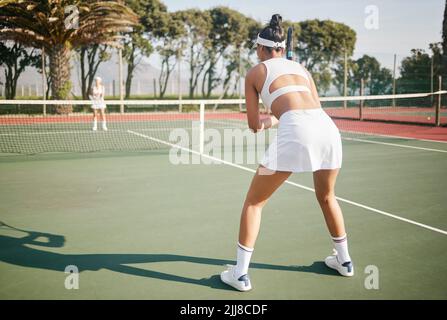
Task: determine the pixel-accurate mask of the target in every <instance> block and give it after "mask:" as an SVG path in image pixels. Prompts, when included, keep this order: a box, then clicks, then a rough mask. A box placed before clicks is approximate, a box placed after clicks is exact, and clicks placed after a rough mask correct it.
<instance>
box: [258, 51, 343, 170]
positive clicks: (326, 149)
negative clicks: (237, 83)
mask: <svg viewBox="0 0 447 320" xmlns="http://www.w3.org/2000/svg"><path fill="white" fill-rule="evenodd" d="M263 64H264V65H265V67H266V69H267V77H266V79H265V82H264V86H263V88H262V91H261V98H262V101H263V103H264V105H265V106H266V107H267V109H270V108H271V105H272V103H273V101H274V100H275V99H276V98H278V97H279V96H281V95H283V94H286V93H289V92H296V91H304V92H308V93H311V90H310V89H309V87H307V86H303V85H291V86H285V87H282V88H279V89H277V90H275V91H274V92H272V93H270V92H269V88H270V85H271V84H272V83H273V81H274V80H276V79H277V78H278V77H280V76H282V75H286V74H297V75H300V76H302V77H304V78H305V79H306V80H307V81H308V82H309V77H308V74H307V72H306V70H305V69H304V68H303V67H302V66H301V64H299V63H297V62H295V61H291V60H287V59H283V58H273V59H269V60H266V61H264V62H263ZM309 84H310V82H309ZM341 164H342V144H341V137H340V132H339V131H338V128H337V127H336V125H335V123H334V122H333V121H332V119H331V118H330V117H329V116H328V115H327V114H326V112H325V111H324V110H323V109H322V108H321V107H316V108H314V109H298V110H289V111H287V112H285V113H283V114H282V115H281V117H280V119H279V126H278V132H277V136H276V137H275V139H274V141H273V142H272V143H271V144H270V146H269V148H268V150H267V152H266V153H265V155H264V159H263V160H262V161H261V165H263V166H264V167H266V168H268V169H270V170H273V171H288V172H314V171H317V170H321V169H336V168H341Z"/></svg>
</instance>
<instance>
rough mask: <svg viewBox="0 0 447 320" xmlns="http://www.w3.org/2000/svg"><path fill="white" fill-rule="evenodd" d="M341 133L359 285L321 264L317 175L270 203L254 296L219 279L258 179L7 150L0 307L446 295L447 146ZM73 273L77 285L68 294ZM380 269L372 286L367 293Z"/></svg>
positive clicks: (0, 170)
mask: <svg viewBox="0 0 447 320" xmlns="http://www.w3.org/2000/svg"><path fill="white" fill-rule="evenodd" d="M112 132H113V131H112ZM345 138H346V139H344V140H343V144H344V146H343V147H344V149H343V152H344V158H343V168H342V170H341V172H340V176H339V179H338V184H337V190H336V191H337V196H339V197H341V198H343V199H345V200H348V201H350V202H349V203H348V202H346V201H340V205H341V208H342V210H343V212H344V216H345V221H346V225H347V230H348V236H349V240H350V252H351V256H352V257H353V259H354V264H355V268H356V275H355V276H354V277H353V278H343V277H341V276H338V275H337V274H336V273H335V272H334V271H332V270H330V269H328V268H326V267H325V265H324V263H323V260H324V258H325V257H326V256H327V255H328V254H330V253H331V251H332V246H331V241H330V238H329V234H328V232H327V230H326V227H325V224H324V219H323V216H322V214H321V212H320V209H319V206H318V204H317V202H316V199H315V195H314V193H313V192H311V191H309V190H306V189H304V188H302V187H301V186H304V187H312V175H311V174H308V173H306V174H295V175H293V176H292V177H291V178H290V181H291V182H293V183H294V184H285V185H283V186H282V187H281V188H280V189H279V190H278V192H277V193H275V194H274V196H273V197H272V199H271V200H270V202H269V203H268V204H267V206H266V207H265V209H264V212H263V221H262V226H261V233H260V236H259V239H258V242H257V244H256V248H255V252H254V255H253V259H252V264H251V269H250V276H251V279H252V283H253V287H254V289H253V290H252V291H251V292H248V293H240V292H236V291H234V290H233V289H231V288H229V287H227V286H225V285H224V284H222V283H221V282H220V280H219V273H220V272H221V271H223V270H224V265H225V264H227V263H234V259H235V254H236V241H237V232H238V223H239V215H240V211H241V207H242V203H243V200H244V196H245V193H246V191H247V188H248V186H249V183H250V180H251V177H252V175H253V173H252V172H249V171H246V170H243V169H242V168H238V167H234V166H231V165H227V164H219V165H218V164H213V165H206V164H191V165H174V164H172V163H171V162H170V161H169V156H168V150H167V149H160V150H152V151H140V152H128V151H121V152H96V153H45V154H38V155H28V156H26V155H4V156H1V157H0V221H2V222H3V226H2V227H0V260H1V261H0V298H1V299H446V298H447V255H446V250H447V232H446V231H445V230H447V196H446V195H447V194H446V191H447V179H446V177H447V175H446V173H447V144H445V143H438V142H425V141H418V140H405V139H395V138H384V137H382V138H379V137H371V136H363V137H361V138H358V137H357V138H356V137H353V136H345ZM135 139H136V137H135ZM370 142H373V143H370ZM382 142H384V143H389V144H383V143H382ZM390 143H391V144H390ZM243 166H244V167H249V168H255V166H254V165H249V166H246V165H243ZM365 206H366V207H365ZM377 210H379V212H377ZM390 215H393V216H390ZM402 218H403V219H407V220H402ZM416 223H418V224H416ZM68 265H75V266H77V267H78V269H79V271H80V274H79V289H77V290H76V289H73V290H67V289H66V288H65V286H64V282H65V279H66V277H67V276H68V275H67V274H66V273H64V270H65V268H66V266H68ZM371 265H373V266H376V267H377V268H378V270H379V278H378V279H379V282H378V283H379V288H378V289H377V290H375V289H369V290H368V289H366V287H365V280H367V276H368V274H366V273H365V268H367V266H371Z"/></svg>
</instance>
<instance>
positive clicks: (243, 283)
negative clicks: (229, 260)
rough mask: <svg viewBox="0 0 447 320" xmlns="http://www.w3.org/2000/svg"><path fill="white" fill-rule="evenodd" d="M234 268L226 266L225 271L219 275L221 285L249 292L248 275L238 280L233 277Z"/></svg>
mask: <svg viewBox="0 0 447 320" xmlns="http://www.w3.org/2000/svg"><path fill="white" fill-rule="evenodd" d="M235 267H236V266H232V265H227V270H225V271H224V272H222V273H221V274H220V279H221V280H222V282H223V283H226V284H228V285H229V286H232V287H233V288H235V289H237V290H239V291H249V290H251V282H250V278H249V277H248V274H244V275H242V276H240V277H239V278H236V277H235V276H234V269H235Z"/></svg>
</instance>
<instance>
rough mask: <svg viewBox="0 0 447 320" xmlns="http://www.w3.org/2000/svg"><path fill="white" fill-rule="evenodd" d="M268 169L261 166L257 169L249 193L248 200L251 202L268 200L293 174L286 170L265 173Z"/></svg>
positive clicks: (256, 202)
mask: <svg viewBox="0 0 447 320" xmlns="http://www.w3.org/2000/svg"><path fill="white" fill-rule="evenodd" d="M266 170H268V169H266V168H264V167H262V166H261V167H259V168H258V170H257V171H256V174H255V176H254V177H253V180H252V181H251V185H250V188H249V190H248V193H247V198H246V202H248V203H250V204H259V203H263V202H266V201H267V200H268V199H269V198H270V196H271V195H272V194H273V192H275V191H276V189H278V188H279V187H280V186H281V185H282V184H283V182H284V181H286V180H287V178H288V177H289V176H290V175H291V174H292V173H291V172H285V171H270V172H268V173H269V174H265V173H266Z"/></svg>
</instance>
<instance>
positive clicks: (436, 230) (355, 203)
mask: <svg viewBox="0 0 447 320" xmlns="http://www.w3.org/2000/svg"><path fill="white" fill-rule="evenodd" d="M127 132H128V133H131V134H134V135H137V136H139V137H142V138H145V139H149V140H152V141H156V142H158V143H162V144H165V145H168V146H171V147H173V148H177V149H180V150H184V151H186V152H189V153H192V154H196V155H199V156H202V157H205V158H208V159H211V160H214V161H217V162H220V163H223V164H226V165H229V166H231V167H235V168H238V169H241V170H244V171H248V172H252V173H255V172H256V170H254V169H251V168H247V167H244V166H241V165H238V164H235V163H232V162H229V161H225V160H222V159H219V158H216V157H213V156H209V155H206V154H200V152H198V151H195V150H192V149H189V148H185V147H181V146H178V145H175V144H173V143H169V142H167V141H163V140H160V139H157V138H154V137H150V136H147V135H144V134H141V133H138V132H135V131H132V130H127ZM285 183H287V184H289V185H292V186H295V187H298V188H301V189H304V190H307V191H311V192H315V189H312V188H309V187H306V186H303V185H301V184H298V183H295V182H292V181H289V180H286V181H285ZM336 199H337V200H339V201H341V202H345V203H348V204H350V205H353V206H356V207H359V208H362V209H366V210H369V211H372V212H375V213H378V214H381V215H384V216H387V217H390V218H393V219H396V220H400V221H403V222H407V223H410V224H413V225H415V226H418V227H421V228H425V229H428V230H431V231H434V232H438V233H441V234H444V235H447V231H445V230H442V229H438V228H435V227H432V226H429V225H426V224H423V223H420V222H416V221H413V220H410V219H406V218H403V217H400V216H397V215H395V214H391V213H389V212H385V211H382V210H379V209H375V208H372V207H369V206H366V205H363V204H361V203H358V202H355V201H351V200H348V199H344V198H341V197H336Z"/></svg>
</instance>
